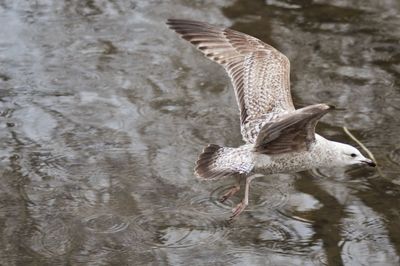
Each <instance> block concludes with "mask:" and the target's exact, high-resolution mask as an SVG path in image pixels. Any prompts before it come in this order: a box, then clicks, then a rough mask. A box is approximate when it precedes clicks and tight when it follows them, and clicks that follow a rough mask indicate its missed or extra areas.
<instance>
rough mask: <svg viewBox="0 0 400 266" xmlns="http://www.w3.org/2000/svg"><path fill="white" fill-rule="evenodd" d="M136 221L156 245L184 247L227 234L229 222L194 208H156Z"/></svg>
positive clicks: (150, 244) (152, 244)
mask: <svg viewBox="0 0 400 266" xmlns="http://www.w3.org/2000/svg"><path fill="white" fill-rule="evenodd" d="M134 223H135V224H136V225H137V226H138V227H139V228H140V229H141V230H142V234H143V241H144V242H145V243H146V244H147V245H148V246H150V247H153V248H166V247H168V248H183V247H191V246H198V245H201V244H210V243H213V242H215V241H217V240H221V239H223V238H225V236H226V234H227V233H228V231H227V230H226V228H225V227H226V226H227V223H226V222H225V221H220V220H217V219H215V218H213V217H212V216H210V215H205V214H201V213H199V212H196V211H194V210H188V209H186V210H179V209H178V210H177V209H155V210H152V211H149V212H148V213H145V214H143V215H141V216H138V217H137V218H136V219H134Z"/></svg>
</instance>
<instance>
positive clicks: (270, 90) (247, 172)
mask: <svg viewBox="0 0 400 266" xmlns="http://www.w3.org/2000/svg"><path fill="white" fill-rule="evenodd" d="M167 24H168V25H169V26H170V28H171V29H173V30H175V31H176V32H177V33H179V34H180V35H181V36H182V38H183V39H185V40H187V41H189V42H191V43H192V44H194V45H195V46H196V47H197V48H198V49H199V50H200V51H201V52H202V53H203V54H205V55H206V56H207V57H208V58H210V59H211V60H213V61H215V62H217V63H219V64H220V65H222V66H223V67H224V68H225V70H226V71H227V72H228V75H229V77H230V78H231V80H232V83H233V87H234V90H235V94H236V99H237V102H238V105H239V110H240V125H241V133H242V136H243V139H244V141H245V142H246V144H244V145H242V146H240V147H237V148H228V147H220V146H218V145H215V144H210V145H209V146H207V147H206V148H205V149H204V151H203V152H202V153H201V154H200V156H199V159H198V161H197V163H196V168H195V173H196V175H197V176H198V177H199V178H202V179H218V178H223V177H228V176H237V177H245V178H246V185H245V196H244V198H243V200H242V202H241V203H239V204H238V205H237V206H236V208H235V209H234V210H233V215H232V217H231V219H232V218H234V217H236V216H237V215H239V214H240V213H241V212H242V211H243V210H244V209H245V207H246V206H247V205H248V194H249V186H250V182H251V181H252V180H253V178H254V177H255V175H252V174H254V173H263V174H272V173H282V172H283V173H289V172H298V171H302V170H306V169H310V168H315V167H326V166H345V165H350V164H357V163H366V164H369V165H371V166H373V165H374V163H373V162H372V161H371V160H369V159H367V158H365V157H364V156H362V155H361V153H360V152H359V151H358V150H357V149H355V148H354V147H351V146H349V145H346V144H342V143H338V142H333V141H329V140H327V139H325V138H323V137H321V136H319V135H317V134H315V126H316V124H317V123H318V120H319V119H320V118H321V117H322V116H323V115H325V114H326V113H327V112H328V111H329V110H331V109H332V108H331V106H329V105H326V104H315V105H311V106H307V107H304V108H301V109H298V110H295V108H294V106H293V102H292V98H291V95H290V81H289V74H290V63H289V60H288V59H287V57H286V56H284V55H283V54H282V53H280V52H279V51H277V50H276V49H275V48H273V47H272V46H270V45H268V44H266V43H263V42H262V41H260V40H258V39H257V38H254V37H252V36H249V35H247V34H244V33H241V32H237V31H234V30H232V29H228V28H223V27H217V26H213V25H210V24H208V23H204V22H198V21H192V20H183V19H169V20H168V21H167ZM239 188H240V186H239V185H236V186H235V187H233V188H232V189H231V190H230V191H228V192H227V193H226V194H225V195H224V196H223V197H222V201H224V200H226V199H227V198H228V197H230V196H232V195H233V194H235V193H236V192H237V191H238V190H239Z"/></svg>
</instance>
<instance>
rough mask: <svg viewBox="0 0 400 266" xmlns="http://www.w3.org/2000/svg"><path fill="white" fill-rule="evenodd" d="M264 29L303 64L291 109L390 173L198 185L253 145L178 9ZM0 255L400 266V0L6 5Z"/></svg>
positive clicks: (14, 259)
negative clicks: (230, 155) (209, 170)
mask: <svg viewBox="0 0 400 266" xmlns="http://www.w3.org/2000/svg"><path fill="white" fill-rule="evenodd" d="M170 17H173V18H191V19H197V20H201V21H206V22H210V23H214V24H218V25H225V26H231V27H233V28H234V29H237V30H240V31H243V32H245V33H248V34H250V35H253V36H256V37H258V38H260V39H261V40H263V41H265V42H267V43H270V44H272V45H274V46H275V47H276V48H277V49H279V50H280V51H282V52H283V53H285V54H286V55H287V56H288V58H289V59H290V61H291V70H292V72H291V84H292V95H293V98H294V102H295V105H296V106H298V107H300V106H305V105H309V104H314V103H329V104H333V105H336V106H338V107H341V108H343V110H339V111H335V112H333V113H331V114H328V115H327V116H326V117H324V118H323V119H322V122H321V123H320V124H319V126H318V129H317V131H318V132H319V133H321V134H322V135H324V136H325V137H327V138H330V139H333V140H340V141H343V142H347V143H350V144H352V145H355V146H357V144H356V143H354V141H353V140H351V139H350V138H349V137H348V136H347V135H346V134H345V133H344V132H343V129H342V127H343V126H346V127H348V128H349V129H350V130H351V132H353V134H354V135H356V137H357V138H358V139H359V140H360V141H361V142H362V143H364V145H365V146H367V147H368V149H370V150H371V152H372V153H373V154H374V156H375V157H376V160H377V162H378V164H379V168H378V169H366V168H350V169H331V170H324V169H316V170H311V171H307V172H303V173H299V174H290V175H289V174H287V175H284V174H282V175H274V176H266V177H263V178H259V179H256V180H255V181H254V182H253V183H252V186H251V188H250V205H249V207H248V208H247V209H246V211H245V212H244V213H243V214H242V215H241V216H240V217H239V218H238V219H237V220H236V221H235V222H234V223H233V224H227V223H226V219H227V218H228V217H229V216H230V212H231V209H232V207H234V206H235V205H236V203H238V202H239V201H240V199H241V195H237V196H234V197H232V199H229V200H228V201H227V202H225V203H224V204H221V203H219V202H218V198H219V197H220V196H221V195H223V194H224V192H226V191H227V190H228V189H229V188H230V186H231V185H232V184H233V183H234V181H235V180H233V179H224V180H221V181H217V182H200V181H199V180H197V179H196V178H195V177H194V174H193V167H194V162H195V161H196V158H197V156H198V154H199V152H200V151H201V150H202V149H203V147H204V146H205V145H207V144H208V143H216V144H220V145H224V146H238V145H241V144H242V140H241V135H240V130H239V114H238V111H237V105H236V102H235V97H234V93H233V90H232V88H231V85H230V82H229V79H228V78H227V76H226V74H225V72H224V70H223V69H222V68H221V67H220V66H218V65H216V64H215V63H213V62H211V61H209V60H207V59H206V58H204V57H203V56H202V55H201V54H200V53H199V52H197V51H196V50H195V49H194V48H193V47H191V46H190V45H189V44H188V43H186V42H184V41H182V40H181V39H179V38H178V36H177V35H176V34H175V33H173V32H172V31H170V30H169V29H168V28H167V27H166V25H165V20H166V19H167V18H170ZM0 25H1V30H0V128H1V130H0V166H1V167H0V230H1V233H0V265H399V263H400V226H399V224H400V136H399V134H400V83H399V77H400V2H399V1H397V0H384V1H373V0H362V1H361V0H353V1H351V0H339V1H327V0H316V1H311V0H304V1H295V0H285V1H284V0H265V1H256V0H250V1H249V0H236V1H230V0H218V1H211V0H198V1H188V0H167V1H157V0H148V1H144V0H143V1H134V0H131V1H129V0H119V1H118V0H84V1H78V0H64V1H51V0H36V1H19V0H17V1H14V0H0Z"/></svg>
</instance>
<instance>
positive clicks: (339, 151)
mask: <svg viewBox="0 0 400 266" xmlns="http://www.w3.org/2000/svg"><path fill="white" fill-rule="evenodd" d="M335 149H336V152H335V155H336V158H335V160H336V161H337V163H338V164H339V165H342V166H348V165H368V166H371V167H375V166H376V163H375V162H374V161H372V160H371V159H368V158H365V157H364V156H363V155H362V154H361V152H360V151H359V150H357V149H356V148H355V147H353V146H350V145H347V144H344V143H338V142H336V143H335Z"/></svg>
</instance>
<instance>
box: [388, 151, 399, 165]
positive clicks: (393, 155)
mask: <svg viewBox="0 0 400 266" xmlns="http://www.w3.org/2000/svg"><path fill="white" fill-rule="evenodd" d="M389 159H390V161H391V162H393V163H394V164H397V165H398V166H400V148H395V149H394V150H392V151H391V152H390V154H389Z"/></svg>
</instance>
